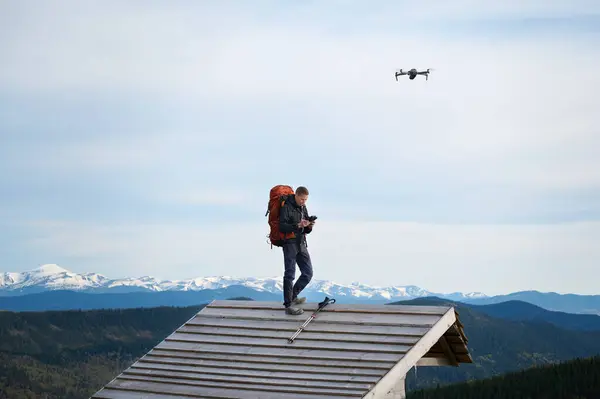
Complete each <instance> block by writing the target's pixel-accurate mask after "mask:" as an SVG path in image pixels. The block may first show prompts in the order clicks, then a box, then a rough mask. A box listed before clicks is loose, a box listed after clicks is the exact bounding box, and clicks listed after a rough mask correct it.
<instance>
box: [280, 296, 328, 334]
mask: <svg viewBox="0 0 600 399" xmlns="http://www.w3.org/2000/svg"><path fill="white" fill-rule="evenodd" d="M330 303H335V299H333V298H331V299H330V298H329V297H325V299H324V300H323V302H319V306H318V307H317V310H315V311H314V312H313V314H312V315H310V317H309V318H308V319H307V320H306V321H305V322H304V324H302V325H301V326H300V328H299V329H298V331H296V332H295V333H294V335H292V336H291V337H290V338H289V339H288V344H291V343H293V342H294V340H295V339H296V337H297V336H298V335H299V334H300V333H301V332H302V331H303V330H304V329H305V328H306V326H308V323H310V322H311V321H313V319H314V318H315V317H316V316H317V313H319V312H320V311H321V309H323V308H324V307H325V306H327V305H329V304H330Z"/></svg>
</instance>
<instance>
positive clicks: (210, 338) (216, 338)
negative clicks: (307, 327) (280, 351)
mask: <svg viewBox="0 0 600 399" xmlns="http://www.w3.org/2000/svg"><path fill="white" fill-rule="evenodd" d="M287 338H288V337H282V338H262V337H248V336H239V337H236V338H235V339H231V337H227V336H220V335H202V334H185V333H180V332H175V333H173V334H171V335H170V336H169V337H167V338H165V341H166V342H192V343H198V344H207V345H211V344H222V345H230V346H243V347H245V346H251V347H264V348H300V349H319V350H321V349H325V350H330V351H365V352H382V353H406V351H407V350H409V349H410V348H411V346H412V345H410V344H387V343H380V344H379V343H360V342H356V341H342V340H338V341H319V340H303V336H302V335H299V336H298V338H297V339H296V340H295V341H294V343H292V344H288V343H287Z"/></svg>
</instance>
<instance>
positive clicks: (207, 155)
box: [0, 0, 600, 295]
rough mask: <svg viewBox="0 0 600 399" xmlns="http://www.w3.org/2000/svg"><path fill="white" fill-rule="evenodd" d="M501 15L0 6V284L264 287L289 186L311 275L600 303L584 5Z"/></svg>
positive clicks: (499, 8)
mask: <svg viewBox="0 0 600 399" xmlns="http://www.w3.org/2000/svg"><path fill="white" fill-rule="evenodd" d="M497 3H498V4H492V3H491V2H489V4H484V3H482V2H475V1H470V0H469V1H467V0H457V1H453V2H440V1H433V0H424V1H419V2H407V1H387V2H385V1H381V2H358V1H343V2H342V1H329V2H317V1H303V2H275V1H259V2H245V1H244V2H242V1H215V2H196V1H183V0H182V1H147V2H134V1H87V2H79V1H63V0H55V1H53V2H48V3H45V2H44V3H39V2H35V7H33V5H34V3H33V2H32V1H30V0H26V1H18V2H16V1H2V0H0V54H2V62H0V187H2V195H0V240H1V241H2V245H1V246H0V271H5V272H7V271H11V272H18V271H26V270H31V269H33V268H36V267H38V266H39V265H41V264H46V263H56V264H59V265H60V266H62V267H64V268H66V269H68V270H71V271H73V272H77V273H87V272H96V273H101V274H104V275H105V276H107V277H110V278H121V277H134V276H135V277H137V276H146V275H150V276H154V277H156V278H160V279H184V278H195V277H202V276H221V275H225V276H235V277H250V276H255V277H268V276H278V275H282V274H283V258H282V254H281V251H280V250H279V249H278V248H275V247H274V248H273V249H271V247H270V246H269V244H268V243H267V241H266V240H267V238H266V236H267V234H268V224H267V220H266V218H265V216H264V213H265V211H266V206H267V202H268V194H269V190H270V188H271V187H272V186H274V185H276V184H288V185H291V186H293V187H294V188H295V187H298V186H299V185H304V186H306V187H308V189H309V191H310V196H309V200H308V203H307V207H308V210H309V213H311V214H315V215H317V216H318V217H319V219H318V221H317V224H316V226H315V229H314V231H313V233H312V234H311V235H310V236H309V237H308V238H309V241H308V245H309V250H310V252H311V256H312V261H313V267H314V278H315V279H319V280H333V281H335V282H338V283H340V284H349V283H351V282H361V283H363V284H369V285H374V286H389V285H417V286H420V287H422V288H425V289H428V290H431V291H435V292H442V293H447V292H454V291H463V292H472V291H480V292H484V293H486V294H488V295H496V294H503V293H509V292H514V291H518V290H539V291H544V292H548V291H553V292H559V293H567V292H573V293H580V294H600V289H599V288H598V284H597V282H598V281H600V268H599V267H598V266H599V265H600V245H598V243H599V242H600V156H598V154H600V131H599V128H598V126H600V112H598V104H599V103H600V75H598V74H597V69H598V65H599V64H600V46H598V45H597V44H598V42H599V39H600V2H598V1H595V0H594V1H583V0H582V1H577V0H572V1H569V2H566V1H556V0H546V1H542V0H540V1H537V0H535V1H534V0H531V1H528V0H520V1H513V0H507V1H504V2H502V4H499V2H497ZM399 68H403V69H404V70H407V69H410V68H418V69H419V70H424V69H427V68H432V69H433V70H432V71H431V74H430V77H429V80H427V81H426V80H425V79H424V78H423V77H422V76H421V77H418V78H417V79H415V80H413V81H410V80H408V78H407V77H406V76H403V77H401V78H400V80H399V81H398V82H396V81H395V78H394V72H395V71H396V70H398V69H399ZM297 275H299V272H297Z"/></svg>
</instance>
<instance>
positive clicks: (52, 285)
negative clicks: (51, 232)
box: [0, 264, 487, 301]
mask: <svg viewBox="0 0 600 399" xmlns="http://www.w3.org/2000/svg"><path fill="white" fill-rule="evenodd" d="M236 285H239V286H244V287H247V288H250V289H253V290H255V291H260V292H270V293H281V292H282V288H283V283H282V277H281V276H275V277H264V278H257V277H247V278H234V277H229V276H220V277H216V276H210V277H198V278H194V279H189V280H158V279H156V278H154V277H150V276H143V277H139V278H126V279H110V278H108V277H106V276H103V275H101V274H97V273H85V274H78V273H73V272H71V271H69V270H66V269H64V268H62V267H60V266H58V265H55V264H47V265H43V266H40V267H38V268H37V269H33V270H30V271H27V272H20V273H17V272H12V273H11V272H8V273H3V274H0V295H14V294H23V293H32V292H42V291H50V290H72V291H84V292H130V291H153V292H159V291H200V290H206V289H213V290H214V289H222V288H226V287H230V286H236ZM305 292H306V293H307V294H310V293H320V294H326V295H329V296H335V297H345V298H346V299H356V300H380V301H389V300H394V299H411V298H418V297H425V296H438V297H443V298H448V299H452V300H461V299H474V298H485V297H487V295H485V294H483V293H480V292H471V293H466V294H464V293H461V292H455V293H450V294H441V293H433V292H430V291H427V290H424V289H422V288H419V287H416V286H412V285H408V286H388V287H373V286H369V285H366V284H360V283H358V282H354V283H352V284H350V285H343V284H338V283H335V282H332V281H326V280H313V281H311V283H310V284H309V286H308V287H307V289H306V291H305Z"/></svg>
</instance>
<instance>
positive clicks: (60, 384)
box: [0, 305, 204, 399]
mask: <svg viewBox="0 0 600 399" xmlns="http://www.w3.org/2000/svg"><path fill="white" fill-rule="evenodd" d="M203 307H204V305H197V306H190V307H181V308H172V307H159V308H145V309H124V310H94V311H50V312H27V313H13V312H0V399H15V398H40V397H44V398H45V399H59V398H60V399H82V398H89V397H90V396H91V395H92V394H93V393H94V392H95V391H96V390H97V389H99V388H100V387H102V386H103V385H104V384H106V383H108V382H109V381H110V380H112V379H113V378H114V377H115V376H116V375H117V374H119V373H120V372H121V371H122V370H123V369H125V368H126V367H128V366H129V365H130V364H131V363H132V362H134V361H135V360H136V359H137V358H139V357H140V356H142V355H144V354H145V353H146V352H148V351H149V350H150V349H151V348H152V347H154V346H155V345H157V344H158V343H159V342H160V341H161V340H163V339H164V338H165V337H166V336H167V335H169V334H170V333H172V332H173V331H174V330H175V329H177V328H178V327H179V326H181V325H182V324H183V323H185V322H186V321H187V320H189V319H190V318H191V317H192V316H193V315H194V314H195V313H197V312H198V311H199V310H200V309H202V308H203ZM42 394H43V396H42Z"/></svg>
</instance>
